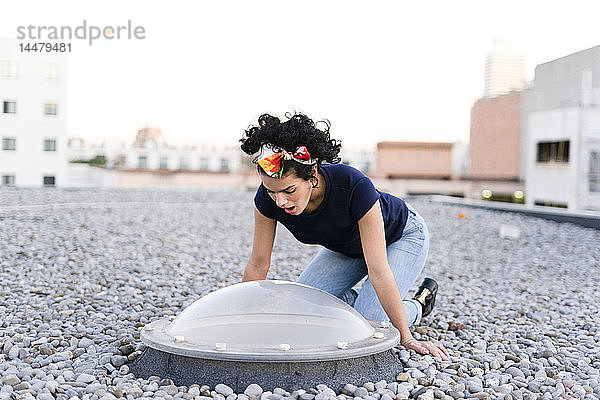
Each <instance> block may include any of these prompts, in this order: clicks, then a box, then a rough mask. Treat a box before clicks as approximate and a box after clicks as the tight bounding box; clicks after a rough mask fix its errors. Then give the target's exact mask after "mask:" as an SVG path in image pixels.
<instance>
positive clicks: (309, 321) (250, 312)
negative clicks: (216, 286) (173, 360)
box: [141, 280, 400, 361]
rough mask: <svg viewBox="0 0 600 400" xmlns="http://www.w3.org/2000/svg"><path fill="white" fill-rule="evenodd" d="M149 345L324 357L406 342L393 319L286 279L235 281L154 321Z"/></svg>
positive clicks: (146, 337)
mask: <svg viewBox="0 0 600 400" xmlns="http://www.w3.org/2000/svg"><path fill="white" fill-rule="evenodd" d="M141 339H142V341H143V342H144V343H145V344H146V345H147V346H149V347H151V348H154V349H157V350H160V351H164V352H168V353H171V354H178V355H182V356H188V357H195V358H204V359H214V360H234V361H319V360H337V359H345V358H353V357H361V356H365V355H369V354H373V353H378V352H382V351H385V350H388V349H390V348H392V347H394V346H395V345H396V344H398V342H399V339H400V337H399V333H398V331H397V330H396V329H395V328H394V327H393V326H390V324H389V323H381V322H378V321H367V320H366V319H364V318H363V317H362V316H361V315H360V314H359V313H358V312H357V311H356V310H354V309H353V308H352V307H350V306H349V305H348V304H346V303H345V302H343V301H342V300H340V299H338V298H337V297H335V296H332V295H330V294H328V293H326V292H324V291H321V290H319V289H315V288H313V287H310V286H306V285H302V284H298V283H294V282H287V281H274V280H268V281H252V282H244V283H239V284H236V285H232V286H229V287H226V288H223V289H220V290H217V291H215V292H213V293H210V294H208V295H206V296H204V297H202V298H200V299H199V300H197V301H195V302H194V303H193V304H191V305H190V306H189V307H188V308H186V309H185V310H184V311H183V312H182V313H181V314H180V315H179V316H177V317H176V318H164V319H161V320H158V321H155V322H153V323H151V324H149V325H147V326H146V327H145V328H144V330H143V331H142V334H141Z"/></svg>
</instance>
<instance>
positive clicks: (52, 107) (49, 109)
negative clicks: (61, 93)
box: [44, 102, 57, 115]
mask: <svg viewBox="0 0 600 400" xmlns="http://www.w3.org/2000/svg"><path fill="white" fill-rule="evenodd" d="M44 115H57V104H56V103H54V102H48V103H44Z"/></svg>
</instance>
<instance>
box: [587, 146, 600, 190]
mask: <svg viewBox="0 0 600 400" xmlns="http://www.w3.org/2000/svg"><path fill="white" fill-rule="evenodd" d="M589 183H590V192H600V152H598V151H592V152H591V153H590V174H589Z"/></svg>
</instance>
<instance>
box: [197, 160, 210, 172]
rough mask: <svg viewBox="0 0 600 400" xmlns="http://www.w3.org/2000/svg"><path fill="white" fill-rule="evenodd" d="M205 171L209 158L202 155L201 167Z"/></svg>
mask: <svg viewBox="0 0 600 400" xmlns="http://www.w3.org/2000/svg"><path fill="white" fill-rule="evenodd" d="M199 169H201V170H203V171H206V170H208V158H206V157H201V158H200V168H199Z"/></svg>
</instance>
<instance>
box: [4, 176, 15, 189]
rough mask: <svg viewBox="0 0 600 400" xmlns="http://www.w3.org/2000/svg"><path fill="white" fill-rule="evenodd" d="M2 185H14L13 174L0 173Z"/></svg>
mask: <svg viewBox="0 0 600 400" xmlns="http://www.w3.org/2000/svg"><path fill="white" fill-rule="evenodd" d="M2 186H15V176H14V175H2Z"/></svg>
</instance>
